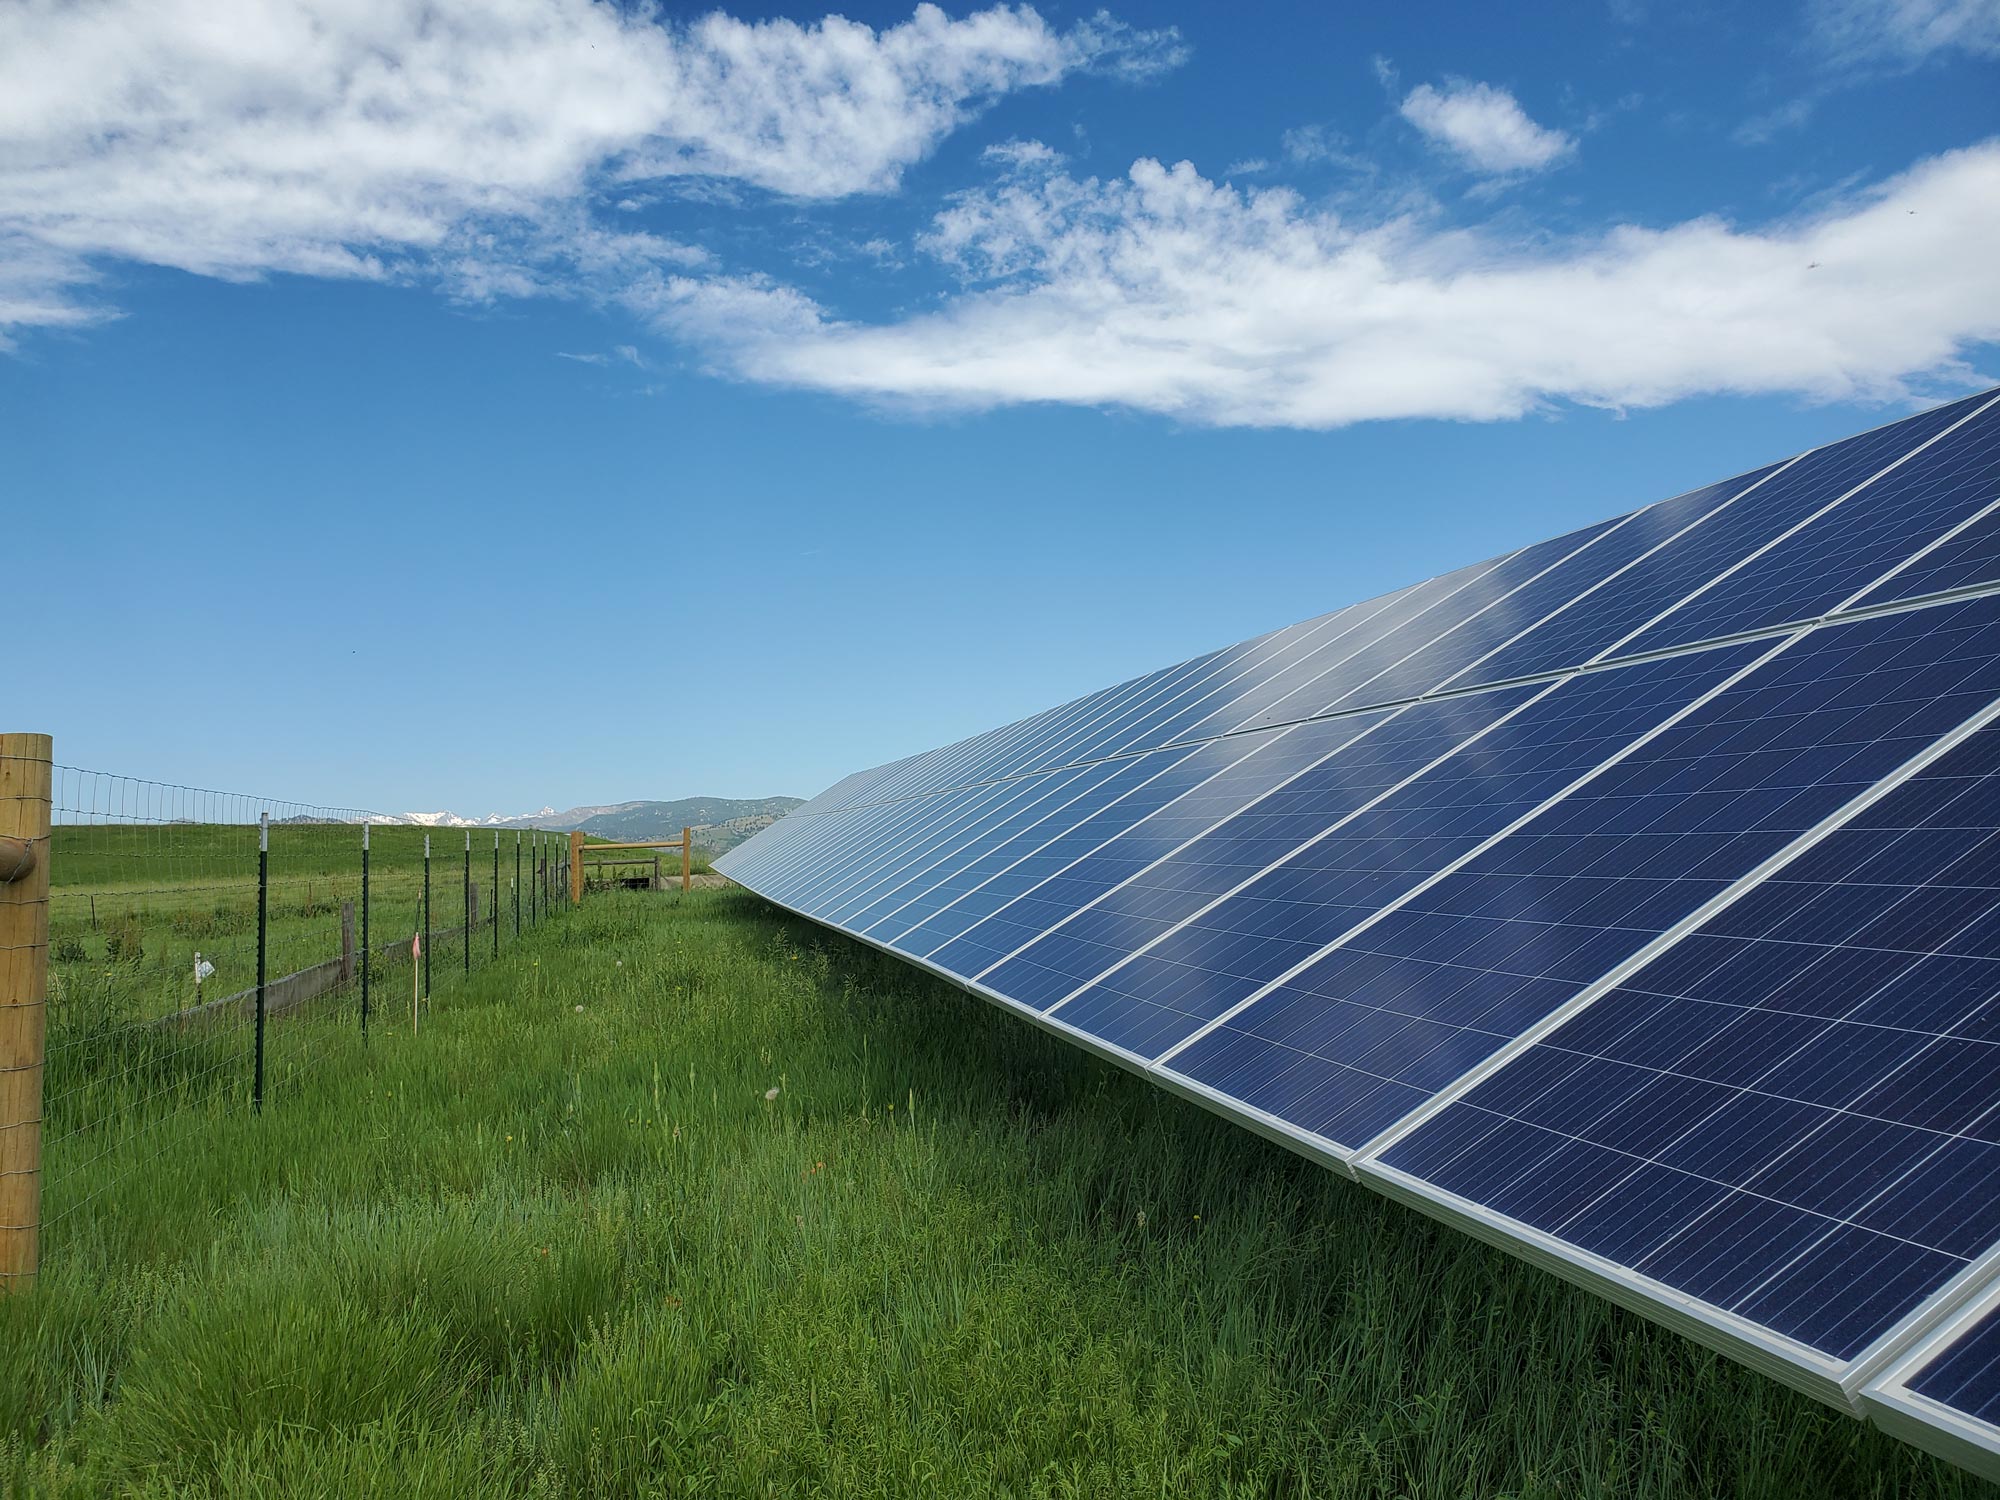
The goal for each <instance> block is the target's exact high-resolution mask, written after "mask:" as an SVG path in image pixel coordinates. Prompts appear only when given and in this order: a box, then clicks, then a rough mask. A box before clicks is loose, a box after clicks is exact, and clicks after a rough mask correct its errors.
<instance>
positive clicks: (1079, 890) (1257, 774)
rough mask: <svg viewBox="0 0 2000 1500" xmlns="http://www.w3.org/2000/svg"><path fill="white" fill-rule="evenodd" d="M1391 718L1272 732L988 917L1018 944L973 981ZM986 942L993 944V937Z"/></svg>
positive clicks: (1356, 718)
mask: <svg viewBox="0 0 2000 1500" xmlns="http://www.w3.org/2000/svg"><path fill="white" fill-rule="evenodd" d="M1394 717H1395V713H1394V712H1393V711H1391V712H1387V713H1378V714H1356V715H1351V716H1348V717H1344V718H1339V719H1324V720H1320V721H1318V722H1315V723H1308V724H1297V725H1293V726H1291V727H1289V728H1287V729H1283V730H1279V731H1277V732H1276V733H1275V736H1274V737H1273V738H1272V739H1271V740H1270V742H1269V743H1268V744H1266V745H1265V746H1264V747H1263V748H1261V749H1259V750H1257V751H1256V752H1254V753H1253V754H1251V755H1249V756H1246V757H1245V758H1244V759H1242V760H1241V761H1238V762H1237V763H1235V764H1234V765H1232V766H1230V767H1228V768H1227V769H1225V770H1223V771H1220V772H1218V773H1217V774H1216V775H1214V776H1212V777H1210V778H1209V779H1208V780H1207V781H1205V782H1203V783H1201V784H1200V785H1199V786H1196V787H1193V788H1191V789H1190V790H1188V791H1187V792H1184V793H1182V794H1181V795H1180V796H1179V797H1177V798H1176V799H1175V800H1174V801H1172V802H1170V803H1168V804H1167V805H1166V806H1165V807H1162V808H1160V809H1158V810H1157V811H1155V812H1153V813H1151V814H1149V815H1148V816H1146V817H1145V818H1142V819H1140V820H1138V821H1137V822H1135V823H1133V824H1132V825H1131V826H1130V827H1128V828H1125V829H1122V830H1119V831H1118V832H1117V834H1116V835H1115V836H1114V837H1113V838H1112V839H1110V840H1109V841H1107V842H1106V843H1104V844H1102V845H1100V846H1099V847H1098V848H1096V849H1094V850H1092V851H1091V852H1090V853H1089V854H1087V855H1085V856H1084V857H1082V858H1080V859H1078V860H1076V861H1075V862H1074V863H1072V864H1071V865H1069V866H1067V867H1065V868H1064V869H1063V870H1061V871H1060V872H1058V873H1057V874H1055V875H1053V876H1051V877H1049V878H1048V879H1046V880H1044V881H1043V882H1042V883H1041V884H1039V885H1037V886H1035V887H1034V888H1032V889H1031V890H1029V891H1027V892H1025V893H1024V894H1022V895H1021V896H1018V897H1016V898H1015V899H1014V900H1013V901H1011V902H1009V903H1008V905H1007V906H1005V907H1003V908H1001V909H1000V910H999V911H998V912H996V913H994V914H993V915H992V916H991V917H989V918H988V919H987V922H988V923H989V924H990V925H991V926H992V927H994V928H996V929H1001V930H1006V929H1010V928H1011V929H1012V930H1013V931H1014V932H1015V933H1016V940H1015V941H1014V942H1012V943H1011V944H1009V945H1008V946H1007V948H1006V949H1005V950H1003V952H1002V953H1001V954H1000V956H999V958H998V959H997V960H996V961H995V962H994V963H992V964H989V965H987V966H986V968H984V969H982V970H981V971H980V972H979V973H978V974H977V975H976V976H974V977H978V978H982V979H983V978H984V977H985V976H986V974H987V973H989V972H991V971H992V970H994V969H997V968H998V967H999V966H1000V964H1001V963H1002V962H1004V961H1006V960H1008V959H1011V958H1013V957H1014V956H1015V955H1016V954H1018V953H1019V952H1020V951H1021V950H1022V949H1024V948H1026V947H1028V946H1029V945H1030V944H1031V943H1033V942H1036V941H1039V940H1040V939H1041V938H1042V937H1044V936H1046V935H1048V934H1051V933H1058V932H1061V931H1063V930H1064V929H1065V928H1066V927H1067V926H1068V925H1069V924H1070V922H1071V921H1073V920H1074V919H1075V918H1076V917H1077V916H1079V915H1080V914H1081V913H1083V912H1084V911H1087V910H1088V909H1089V907H1090V905H1091V904H1092V903H1093V902H1094V901H1096V900H1097V899H1099V898H1100V897H1102V896H1104V895H1105V894H1107V893H1109V892H1112V891H1115V890H1117V889H1118V888H1119V887H1120V886H1122V885H1123V884H1124V883H1125V882H1126V881H1128V880H1129V879H1131V878H1132V877H1133V876H1136V875H1138V874H1140V873H1142V872H1143V871H1144V870H1146V869H1147V868H1148V867H1149V866H1150V865H1152V864H1153V863H1154V862H1155V861H1156V860H1158V859H1160V858H1162V857H1164V856H1167V855H1169V854H1171V853H1173V851H1174V850H1176V849H1178V848H1182V847H1185V846H1186V845H1187V844H1189V843H1192V842H1193V841H1194V840H1195V839H1197V838H1199V837H1200V836H1201V835H1202V834H1204V833H1206V832H1208V831H1209V830H1210V829H1212V828H1214V827H1216V826H1217V825H1219V824H1221V823H1223V822H1225V821H1226V820H1228V819H1229V818H1230V817H1232V816H1234V815H1235V814H1236V813H1237V812H1239V811H1241V810H1242V808H1243V807H1245V806H1246V805H1248V804H1249V803H1251V802H1254V801H1256V800H1257V799H1258V798H1259V797H1262V796H1263V795H1264V794H1265V793H1267V792H1269V791H1271V790H1272V789H1273V788H1275V787H1279V786H1283V785H1284V784H1285V783H1286V782H1288V781H1291V780H1292V779H1294V778H1295V777H1297V776H1299V775H1301V774H1303V773H1304V772H1305V771H1307V770H1309V769H1310V768H1311V767H1313V766H1314V765H1317V764H1318V763H1319V762H1320V761H1322V760H1324V759H1325V758H1326V757H1327V756H1328V755H1330V754H1333V753H1335V752H1336V751H1338V750H1341V749H1343V748H1345V747H1346V746H1348V745H1349V744H1352V743H1354V742H1357V741H1359V740H1361V739H1363V738H1365V737H1366V736H1367V735H1369V734H1372V733H1374V732H1375V730H1376V729H1378V728H1379V727H1380V726H1381V725H1382V724H1384V723H1387V722H1388V721H1389V720H1391V719H1393V718H1394ZM987 936H988V942H989V944H990V943H991V942H992V941H993V940H994V939H995V938H996V937H997V932H996V933H989V934H988V935H987ZM938 957H939V960H940V961H941V962H942V961H943V960H944V954H943V952H942V951H940V953H939V955H938ZM1010 993H1011V991H1010ZM1062 993H1063V992H1062V991H1061V990H1056V991H1055V992H1053V993H1050V994H1048V995H1046V996H1043V997H1041V998H1040V999H1039V1000H1038V1001H1035V1002H1033V1004H1034V1008H1035V1009H1036V1010H1040V1009H1041V1008H1042V1007H1043V1006H1044V1005H1047V1004H1049V1003H1051V1002H1053V1001H1055V1000H1057V999H1059V998H1060V997H1061V994H1062Z"/></svg>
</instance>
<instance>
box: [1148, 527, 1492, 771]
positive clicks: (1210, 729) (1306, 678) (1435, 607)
mask: <svg viewBox="0 0 2000 1500" xmlns="http://www.w3.org/2000/svg"><path fill="white" fill-rule="evenodd" d="M1517 556H1519V553H1518V552H1509V553H1506V554H1503V555H1502V556H1500V557H1494V558H1489V559H1487V560H1486V561H1485V562H1482V563H1474V564H1472V565H1471V566H1470V567H1464V568H1459V569H1456V570H1454V571H1453V572H1450V573H1444V574H1440V575H1439V576H1438V577H1436V578H1434V579H1430V580H1428V581H1427V582H1426V583H1425V584H1423V585H1421V586H1419V587H1418V588H1414V589H1411V590H1409V591H1407V592H1406V593H1405V594H1404V595H1402V596H1401V597H1399V598H1398V599H1397V601H1396V602H1395V604H1394V605H1393V606H1392V607H1391V608H1390V609H1387V610H1384V611H1383V612H1382V613H1381V614H1380V615H1379V616H1377V617H1376V618H1375V619H1373V620H1371V621H1370V622H1369V625H1370V629H1369V630H1368V631H1366V632H1364V633H1361V634H1360V635H1359V636H1357V638H1355V639H1352V640H1347V641H1342V642H1340V643H1338V646H1337V648H1336V649H1332V650H1329V651H1327V652H1326V653H1325V655H1324V656H1323V657H1321V658H1320V659H1317V660H1314V661H1311V662H1308V663H1305V664H1303V667H1302V670H1301V671H1300V672H1299V673H1298V674H1297V677H1298V680H1297V682H1296V683H1294V684H1292V685H1291V687H1290V690H1289V691H1288V692H1286V693H1285V695H1284V696H1283V697H1281V698H1279V699H1277V700H1275V701H1273V702H1271V703H1269V704H1264V705H1261V706H1258V707H1257V708H1256V709H1255V710H1254V711H1253V712H1248V713H1225V714H1218V715H1215V716H1213V717H1212V718H1211V719H1210V720H1208V721H1205V722H1203V723H1200V724H1196V725H1189V726H1187V728H1186V729H1185V730H1183V732H1182V734H1181V736H1180V737H1181V738H1183V739H1194V738H1198V737H1200V736H1202V735H1207V734H1222V733H1230V734H1234V733H1241V732H1242V731H1244V730H1247V729H1271V728H1275V727H1276V726H1278V725H1280V724H1294V723H1300V722H1302V721H1304V720H1305V719H1308V718H1310V717H1312V715H1311V714H1310V713H1307V712H1303V711H1300V710H1298V709H1296V708H1294V707H1291V706H1289V705H1292V704H1294V703H1296V702H1297V701H1298V699H1299V696H1300V695H1301V694H1302V693H1308V694H1311V695H1312V696H1315V697H1317V696H1321V693H1320V692H1318V691H1315V690H1316V689H1318V688H1320V686H1321V685H1323V684H1325V683H1328V682H1335V681H1344V680H1347V674H1350V673H1352V672H1354V671H1355V670H1356V669H1355V667H1354V663H1355V662H1356V661H1359V660H1363V659H1366V657H1367V653H1369V652H1371V651H1374V650H1377V649H1378V648H1380V647H1381V646H1382V645H1383V643H1384V642H1390V641H1399V640H1405V639H1409V638H1410V634H1411V632H1422V631H1424V630H1425V628H1426V627H1425V625H1424V624H1423V623H1422V622H1424V621H1426V620H1430V621H1437V620H1439V619H1440V618H1444V619H1449V618H1452V617H1453V616H1452V615H1451V614H1450V611H1451V610H1452V608H1453V606H1454V605H1455V604H1458V603H1459V601H1461V600H1462V599H1463V598H1464V596H1465V594H1466V592H1467V591H1468V590H1469V589H1473V588H1475V587H1476V586H1477V585H1478V584H1480V583H1481V582H1482V581H1483V580H1485V579H1486V578H1488V577H1489V576H1490V575H1491V574H1492V573H1493V572H1494V571H1495V570H1496V569H1499V568H1502V567H1504V566H1505V565H1506V564H1507V563H1509V562H1510V561H1511V560H1512V559H1514V558H1515V557H1517ZM1431 628H1433V629H1434V628H1436V627H1435V626H1432V627H1431ZM1246 706H1247V705H1246ZM1357 706H1360V705H1357Z"/></svg>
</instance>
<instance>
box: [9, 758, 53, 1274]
mask: <svg viewBox="0 0 2000 1500" xmlns="http://www.w3.org/2000/svg"><path fill="white" fill-rule="evenodd" d="M54 759H55V752H54V747H53V745H52V743H51V741H50V739H49V737H48V736H47V735H45V734H0V1293H5V1292H9V1291H17V1290H25V1289H26V1288H28V1287H29V1286H32V1285H33V1284H34V1280H35V1271H36V1268H37V1266H38V1264H39V1260H40V1250H41V1227H42V1218H41V1208H42V1059H43V1046H44V1043H45V1042H46V1040H47V1034H48V981H49V808H50V798H49V793H50V790H51V785H52V777H53V772H52V770H51V766H50V763H51V762H52V761H53V760H54Z"/></svg>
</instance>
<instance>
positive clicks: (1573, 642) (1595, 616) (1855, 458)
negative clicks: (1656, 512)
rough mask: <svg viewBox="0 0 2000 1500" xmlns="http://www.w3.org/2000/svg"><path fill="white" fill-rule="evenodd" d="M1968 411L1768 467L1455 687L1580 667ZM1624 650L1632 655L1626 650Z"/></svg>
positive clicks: (1943, 413)
mask: <svg viewBox="0 0 2000 1500" xmlns="http://www.w3.org/2000/svg"><path fill="white" fill-rule="evenodd" d="M1963 415H1965V413H1964V412H1963V411H1958V410H1956V409H1954V408H1951V407H1946V408H1942V409H1940V410H1938V411H1934V412H1926V413H1924V415H1922V416H1921V417H1911V418H1909V419H1908V420H1907V421H1904V422H1899V423H1897V424H1895V425H1894V426H1892V427H1884V428H1879V429H1877V430H1876V431H1874V432H1866V433H1863V434H1861V436H1859V437H1852V438H1848V439H1846V440H1845V441H1843V442H1838V443H1832V444H1829V445H1828V446H1827V447H1824V448H1816V449H1814V450H1813V451H1812V452H1811V453H1807V454H1804V455H1802V456H1800V457H1798V458H1795V459H1793V460H1792V461H1791V462H1790V463H1789V464H1785V465H1780V466H1779V467H1777V468H1775V469H1772V470H1770V471H1768V472H1767V473H1766V474H1765V477H1764V478H1763V479H1762V480H1761V481H1760V482H1757V483H1755V484H1754V485H1752V486H1750V487H1749V488H1747V489H1744V490H1743V491H1742V493H1740V494H1739V495H1738V496H1737V497H1736V498H1735V499H1734V500H1732V501H1731V502H1730V503H1729V504H1728V505H1726V506H1723V507H1720V508H1717V509H1713V510H1711V511H1709V512H1708V515H1707V518H1706V519H1705V520H1703V521H1702V522H1701V524H1699V525H1697V526H1694V527H1692V528H1690V529H1688V530H1687V531H1685V532H1684V533H1682V534H1681V535H1679V536H1677V537H1676V538H1674V539H1673V540H1672V541H1669V542H1668V543H1666V544H1665V545H1664V546H1662V547H1661V548H1660V549H1659V550H1658V551H1656V552H1653V553H1651V554H1649V555H1647V556H1646V557H1644V558H1642V559H1641V560H1640V561H1639V562H1637V563H1635V564H1634V565H1633V566H1632V567H1631V568H1630V569H1628V570H1627V571H1626V572H1624V573H1622V574H1620V575H1619V576H1618V577H1617V578H1615V579H1613V580H1612V581H1611V582H1610V583H1609V584H1607V585H1605V587H1603V588H1602V589H1599V590H1598V591H1597V592H1595V593H1594V594H1591V595H1588V596H1586V598H1585V599H1583V600H1580V601H1579V602H1578V604H1576V605H1573V606H1572V607H1571V608H1569V609H1567V610H1564V611H1563V612H1562V613H1561V614H1558V615H1556V616H1555V617H1554V618H1553V619H1550V620H1548V621H1546V622H1545V623H1543V624H1541V625H1539V626H1537V627H1536V628H1535V629H1533V630H1531V631H1529V632H1528V633H1527V634H1526V635H1524V636H1522V637H1521V638H1520V639H1519V640H1518V641H1515V642H1513V643H1511V644H1509V645H1507V646H1504V647H1502V648H1501V649H1500V650H1499V651H1496V652H1495V653H1493V655H1491V656H1489V657H1487V658H1486V659H1485V660H1484V661H1482V662H1480V663H1479V664H1478V665H1477V666H1475V667H1474V668H1472V670H1470V671H1469V672H1466V673H1465V674H1464V675H1463V676H1461V677H1459V678H1455V679H1454V680H1453V684H1452V685H1453V686H1464V685H1465V684H1467V683H1472V682H1503V681H1506V680H1508V679H1510V678H1515V677H1530V676H1534V675H1535V674H1537V673H1541V672H1552V671H1558V670H1560V669H1562V668H1564V667H1573V666H1577V665H1579V664H1580V663H1583V662H1587V661H1591V660H1594V659H1596V658H1597V657H1599V656H1601V655H1604V654H1605V653H1607V652H1611V651H1612V650H1613V648H1614V647H1616V646H1617V644H1618V642H1620V641H1621V640H1623V639H1624V638H1625V637H1627V636H1629V635H1631V634H1633V633H1634V632H1636V631H1638V630H1640V629H1642V628H1643V627H1644V626H1646V625H1647V624H1649V623H1650V622H1651V621H1652V620H1653V618H1654V617H1655V616H1657V615H1660V614H1663V613H1664V612H1665V611H1667V610H1669V609H1672V608H1674V606H1676V605H1677V604H1679V603H1680V602H1681V601H1682V600H1683V599H1685V598H1687V596H1688V595H1690V594H1692V593H1694V591H1695V590H1697V589H1700V588H1703V587H1704V586H1706V585H1707V584H1708V583H1709V582H1710V581H1711V580H1712V579H1714V578H1716V577H1718V576H1719V575H1720V574H1721V573H1722V572H1723V571H1724V570H1725V569H1728V568H1732V567H1734V566H1735V565H1736V564H1738V563H1739V562H1742V561H1743V560H1744V559H1745V558H1746V557H1748V556H1749V555H1750V554H1751V553H1752V552H1754V551H1756V550H1757V549H1758V548H1759V547H1762V546H1765V545H1766V544H1768V543H1770V542H1772V541H1775V540H1776V539H1777V538H1779V537H1781V536H1783V535H1784V534H1785V533H1786V532H1787V531H1789V530H1790V529H1791V528H1792V527H1794V526H1796V525H1798V524H1799V523H1801V522H1802V521H1804V520H1806V519H1807V518H1808V517H1809V516H1811V515H1812V514H1813V513H1814V512H1816V511H1818V510H1819V509H1820V508H1821V507H1822V506H1824V505H1826V504H1827V503H1828V502H1830V501H1833V500H1836V499H1838V498H1839V497H1840V496H1841V495H1843V494H1845V493H1846V492H1847V491H1848V490H1849V489H1852V488H1853V487H1854V486H1855V485H1857V484H1860V483H1861V482H1862V481H1863V480H1865V479H1868V478H1870V477H1871V476H1872V475H1874V474H1875V473H1876V472H1877V471H1879V470H1880V469H1882V468H1883V467H1884V466H1885V465H1888V464H1891V463H1893V462H1895V460H1896V459H1898V458H1900V457H1901V456H1902V455H1903V454H1905V453H1907V452H1909V450H1910V449H1911V448H1914V447H1915V446H1916V445H1917V444H1918V443H1920V442H1923V441H1924V440H1925V439H1927V438H1929V437H1932V436H1934V435H1936V434H1937V433H1938V432H1941V431H1943V430H1944V429H1945V428H1946V427H1949V426H1950V425H1951V424H1952V423H1953V422H1955V421H1957V420H1958V418H1959V417H1962V416H1963ZM1618 654H1621V655H1623V654H1628V653H1626V652H1623V651H1620V652H1618Z"/></svg>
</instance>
